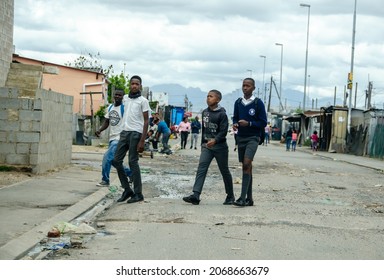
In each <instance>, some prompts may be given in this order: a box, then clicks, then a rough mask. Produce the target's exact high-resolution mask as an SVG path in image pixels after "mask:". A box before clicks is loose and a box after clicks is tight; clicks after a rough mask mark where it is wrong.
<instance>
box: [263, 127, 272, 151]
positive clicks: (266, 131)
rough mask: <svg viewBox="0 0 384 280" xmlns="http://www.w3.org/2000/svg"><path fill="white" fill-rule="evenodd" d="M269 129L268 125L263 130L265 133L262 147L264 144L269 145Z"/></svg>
mask: <svg viewBox="0 0 384 280" xmlns="http://www.w3.org/2000/svg"><path fill="white" fill-rule="evenodd" d="M270 130H271V127H270V126H269V125H267V126H266V127H265V128H264V131H265V140H264V143H263V146H264V144H265V146H268V143H269V136H270V133H271V131H270Z"/></svg>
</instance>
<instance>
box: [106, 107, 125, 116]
mask: <svg viewBox="0 0 384 280" xmlns="http://www.w3.org/2000/svg"><path fill="white" fill-rule="evenodd" d="M112 107H113V104H111V105H109V107H108V113H109V112H110V111H111V110H112ZM120 113H121V116H122V117H123V116H124V104H121V105H120Z"/></svg>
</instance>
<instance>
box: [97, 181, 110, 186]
mask: <svg viewBox="0 0 384 280" xmlns="http://www.w3.org/2000/svg"><path fill="white" fill-rule="evenodd" d="M96 186H98V187H108V186H109V183H107V182H105V181H101V182H100V183H97V184H96Z"/></svg>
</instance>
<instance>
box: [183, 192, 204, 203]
mask: <svg viewBox="0 0 384 280" xmlns="http://www.w3.org/2000/svg"><path fill="white" fill-rule="evenodd" d="M183 200H184V201H185V202H188V203H192V204H193V205H199V203H200V199H198V198H197V197H196V196H194V195H193V194H191V195H190V196H186V197H183Z"/></svg>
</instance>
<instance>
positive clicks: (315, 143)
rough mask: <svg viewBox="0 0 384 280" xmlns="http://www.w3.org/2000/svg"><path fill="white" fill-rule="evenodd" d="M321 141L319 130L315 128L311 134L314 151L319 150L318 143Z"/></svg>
mask: <svg viewBox="0 0 384 280" xmlns="http://www.w3.org/2000/svg"><path fill="white" fill-rule="evenodd" d="M318 143H319V136H318V135H317V131H316V130H315V131H314V132H313V134H312V135H311V147H312V151H313V152H315V151H316V152H317V145H318Z"/></svg>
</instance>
